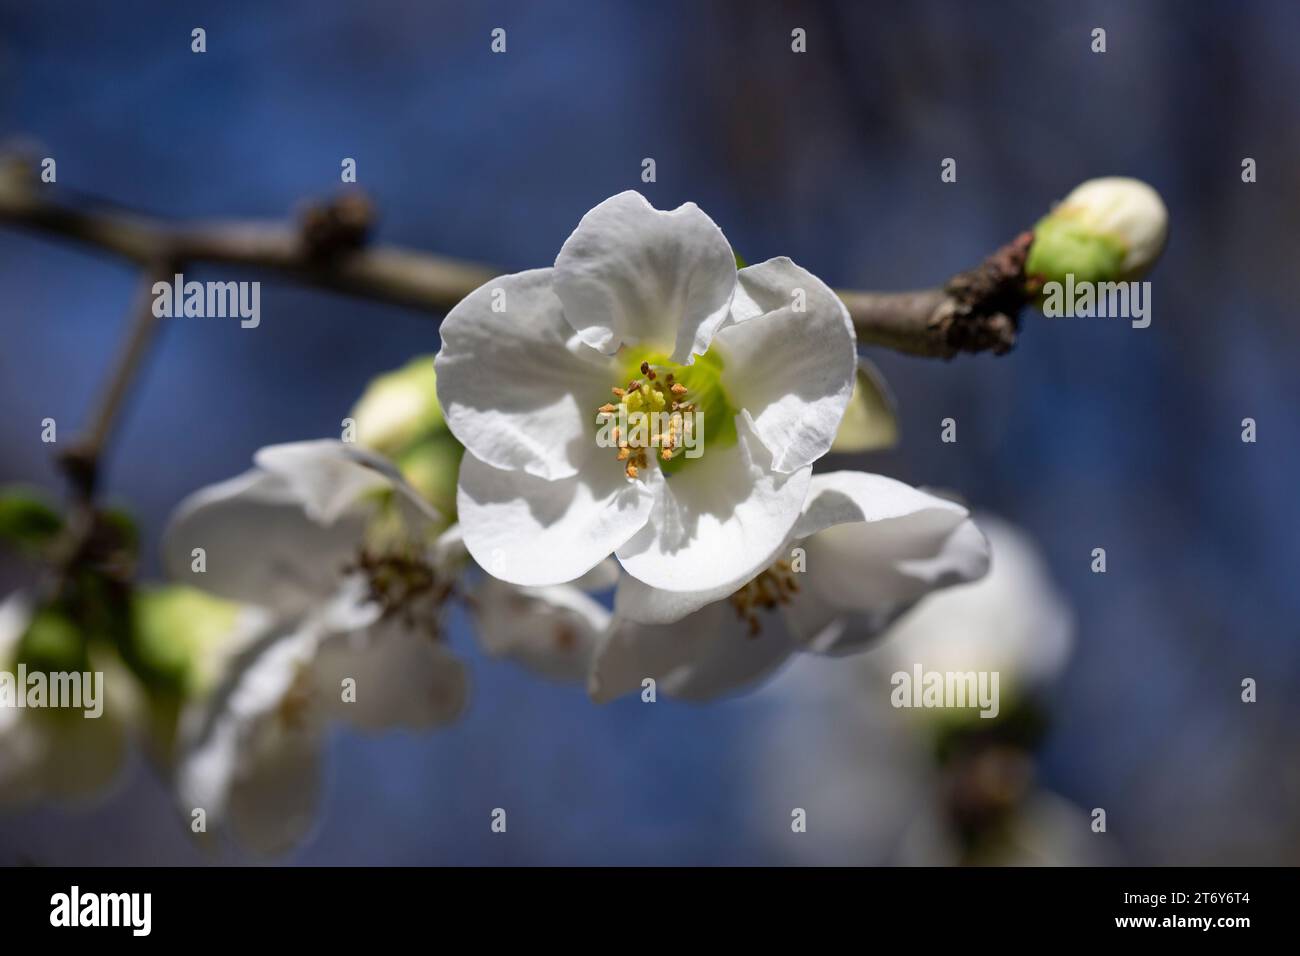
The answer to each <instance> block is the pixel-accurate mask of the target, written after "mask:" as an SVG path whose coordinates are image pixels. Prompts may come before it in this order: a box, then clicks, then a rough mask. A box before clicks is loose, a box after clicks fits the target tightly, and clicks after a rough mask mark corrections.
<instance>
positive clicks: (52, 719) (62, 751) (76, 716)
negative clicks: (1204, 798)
mask: <svg viewBox="0 0 1300 956" xmlns="http://www.w3.org/2000/svg"><path fill="white" fill-rule="evenodd" d="M33 614H34V611H33V608H32V606H31V603H30V601H29V599H28V598H27V597H26V596H25V595H23V594H22V593H15V594H11V595H10V596H9V597H7V598H5V600H4V601H2V602H0V671H5V672H7V673H9V674H11V675H12V674H16V673H17V663H18V655H19V645H20V643H21V641H22V639H23V636H24V635H25V634H26V633H27V631H28V628H29V627H30V626H31V624H32V621H33ZM88 652H89V654H90V658H89V666H90V667H91V668H92V673H94V671H99V672H102V673H103V675H104V677H103V684H102V691H101V692H102V694H103V698H104V699H103V700H102V701H101V704H102V708H103V709H102V712H101V713H100V716H98V717H93V718H92V717H87V716H85V713H84V710H71V711H69V710H67V709H55V708H28V707H24V708H18V707H9V706H0V807H16V806H24V805H30V804H32V803H36V802H40V801H46V800H83V799H86V798H89V797H91V796H103V795H104V794H105V793H106V792H107V791H108V790H109V789H110V787H111V785H112V784H113V783H114V782H115V781H116V780H117V779H118V776H119V772H120V770H121V768H122V765H123V763H124V761H125V758H126V754H127V752H128V749H129V745H130V742H131V738H132V734H133V732H134V730H135V729H136V727H137V726H138V724H139V721H140V703H141V702H140V697H139V692H138V689H137V687H136V685H135V682H134V679H133V678H132V677H131V675H130V674H129V673H128V672H127V671H126V669H125V667H123V666H122V664H121V662H120V661H118V660H117V658H116V657H113V656H111V655H108V654H105V653H99V652H97V651H96V649H95V648H89V649H88ZM19 691H20V692H23V693H25V690H23V689H22V688H19Z"/></svg>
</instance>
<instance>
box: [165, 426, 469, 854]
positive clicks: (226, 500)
mask: <svg viewBox="0 0 1300 956" xmlns="http://www.w3.org/2000/svg"><path fill="white" fill-rule="evenodd" d="M255 462H256V465H257V467H255V468H254V469H252V470H251V471H248V472H246V473H245V474H243V475H240V476H239V477H237V478H234V479H231V480H229V481H226V482H222V483H220V484H217V485H214V486H211V487H209V488H206V489H203V490H201V491H199V492H197V493H195V494H194V495H192V496H191V497H189V498H188V499H186V500H185V501H184V502H182V503H181V505H180V506H179V508H178V509H177V512H176V514H175V515H174V516H173V518H172V521H171V523H170V526H169V528H168V530H167V533H166V535H165V539H164V543H163V550H164V560H165V563H166V566H167V569H168V571H169V572H170V574H171V575H172V576H173V577H174V578H176V579H178V580H182V581H185V582H186V583H189V584H192V585H194V586H196V587H200V588H203V589H204V590H207V591H209V592H211V593H214V594H216V595H218V596H220V597H224V598H227V599H229V600H234V601H239V602H241V603H243V604H246V605H252V606H254V607H257V608H261V609H263V610H264V611H266V612H267V614H268V616H269V623H268V625H267V627H266V629H265V631H264V633H263V635H262V636H261V637H260V638H259V639H257V640H254V641H252V642H251V643H250V644H249V645H248V646H247V647H246V648H245V649H244V650H243V651H242V652H241V653H239V654H238V655H237V656H236V657H235V658H234V660H233V661H232V662H231V664H230V666H229V667H228V668H227V670H226V673H225V675H224V677H223V679H221V680H220V681H219V682H218V684H217V686H216V688H215V689H214V690H213V691H212V692H211V693H210V694H209V695H207V696H206V697H205V698H203V699H202V700H201V701H200V702H199V703H197V704H195V705H194V706H192V707H191V709H190V711H189V712H188V713H187V714H186V715H185V717H184V719H183V723H182V728H181V756H180V759H179V764H178V768H177V789H178V794H179V800H180V804H181V809H182V811H183V813H184V814H185V816H186V819H187V820H188V819H189V818H190V815H191V814H192V812H193V810H195V809H199V808H201V809H203V810H204V811H205V814H206V817H207V821H208V823H209V825H212V824H214V823H215V822H217V821H223V820H228V821H229V822H230V824H231V827H232V830H233V832H234V835H235V837H236V839H237V840H238V841H239V842H240V843H242V844H243V845H245V846H247V847H248V848H250V849H252V850H254V851H255V852H259V853H267V854H270V853H276V852H281V851H283V850H285V849H288V848H289V847H290V846H292V845H293V844H294V843H295V842H297V841H298V840H300V839H301V838H302V837H303V836H304V834H305V833H306V832H307V830H308V829H309V827H310V826H311V824H312V821H313V819H314V817H315V810H316V804H317V801H318V797H319V785H320V768H319V762H320V759H321V749H322V740H323V731H324V729H325V727H326V726H327V724H328V722H329V721H330V720H331V719H338V720H344V721H347V722H349V723H351V724H353V725H356V726H358V727H361V728H364V729H367V730H382V729H387V728H392V727H406V728H416V729H419V728H429V727H435V726H438V725H441V724H445V723H447V722H449V721H451V720H453V719H454V718H456V717H457V716H458V715H459V714H460V713H461V711H462V709H463V707H464V704H465V700H466V692H467V680H466V674H465V668H464V666H463V665H462V663H461V662H460V661H459V660H458V659H457V658H456V657H454V656H453V655H452V654H451V653H450V652H449V651H448V650H447V649H446V647H445V646H444V645H443V644H442V643H441V642H440V640H439V618H440V613H441V609H442V604H443V601H444V599H445V598H446V596H447V586H448V581H450V580H452V579H453V576H454V573H455V572H454V571H452V570H450V569H448V568H447V567H445V564H444V551H443V549H442V547H441V546H440V543H439V542H434V543H432V544H430V542H429V534H428V532H429V531H430V530H431V529H434V528H437V527H438V526H440V524H441V518H440V516H439V515H438V514H437V513H436V512H434V511H433V509H432V508H430V507H429V505H428V504H426V503H425V502H424V501H423V500H421V499H420V497H419V496H418V495H417V494H416V493H415V492H414V491H413V490H412V489H411V488H410V487H409V486H408V485H407V484H406V483H405V481H403V479H402V478H401V477H400V475H399V474H398V473H397V472H396V470H395V469H393V468H392V466H391V465H389V464H388V462H386V461H385V460H384V459H382V458H380V457H378V456H376V455H374V454H372V453H370V452H366V451H363V450H360V449H357V448H355V447H352V446H349V445H347V444H344V443H341V442H336V441H314V442H300V443H294V444H288V445H276V446H271V447H268V448H263V449H262V450H261V451H259V452H258V453H257V455H256V457H255ZM197 549H201V550H197ZM200 562H201V563H200Z"/></svg>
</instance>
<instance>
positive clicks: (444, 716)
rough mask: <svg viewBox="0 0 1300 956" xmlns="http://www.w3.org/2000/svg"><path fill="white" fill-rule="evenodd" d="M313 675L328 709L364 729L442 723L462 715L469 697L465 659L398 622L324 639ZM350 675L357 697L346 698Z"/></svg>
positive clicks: (433, 637)
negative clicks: (346, 684) (344, 689)
mask: <svg viewBox="0 0 1300 956" xmlns="http://www.w3.org/2000/svg"><path fill="white" fill-rule="evenodd" d="M315 673H316V683H317V688H318V692H319V693H320V695H321V701H322V704H323V705H324V707H325V709H326V711H327V712H328V713H329V714H331V715H332V716H334V717H336V718H339V719H342V720H346V721H347V722H348V723H351V724H353V725H355V726H357V727H361V728H363V729H365V730H372V731H373V730H385V729H388V728H393V727H401V728H406V729H410V730H427V729H429V728H431V727H438V726H441V725H443V724H447V723H450V722H451V721H453V720H455V719H456V718H457V717H459V716H460V715H461V713H463V712H464V709H465V702H466V700H467V699H468V696H469V680H468V675H467V674H466V670H465V665H464V663H462V662H461V660H460V659H459V658H457V657H456V656H455V655H454V654H452V653H451V652H450V651H449V650H448V649H447V648H446V647H445V646H444V645H443V644H441V643H440V642H439V641H438V639H437V637H436V635H433V634H429V633H426V632H423V631H419V630H413V629H408V628H406V627H403V626H401V625H400V624H397V623H380V624H376V625H374V626H372V627H370V628H368V629H366V630H362V631H353V632H351V633H345V634H338V635H335V636H332V637H330V638H328V639H326V640H325V642H324V643H323V644H322V645H321V650H320V653H319V654H318V655H317V657H316V671H315ZM346 678H351V679H352V680H353V681H354V682H355V683H354V685H352V686H353V689H354V690H355V699H351V700H344V693H343V681H344V679H346Z"/></svg>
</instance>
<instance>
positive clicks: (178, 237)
mask: <svg viewBox="0 0 1300 956" xmlns="http://www.w3.org/2000/svg"><path fill="white" fill-rule="evenodd" d="M48 189H50V187H49V186H45V185H42V184H40V183H39V182H38V180H37V177H36V175H35V172H34V165H33V164H32V163H31V162H30V161H29V160H27V159H26V158H25V157H20V156H15V155H9V156H0V224H4V225H10V226H16V227H20V228H25V229H31V230H35V231H38V232H43V233H46V234H50V235H54V236H58V237H61V238H65V239H70V240H73V241H77V242H82V243H86V244H89V245H92V246H96V247H98V248H100V249H102V250H105V251H107V252H111V253H114V254H116V255H119V256H122V257H124V258H126V259H129V260H131V261H132V262H136V263H138V264H140V265H141V266H144V267H146V268H148V267H150V266H151V265H154V264H157V263H160V262H166V263H170V264H172V266H173V267H174V268H176V269H180V268H181V267H182V266H183V265H185V264H187V263H196V262H207V263H219V264H224V265H229V266H235V267H238V268H247V269H252V270H264V271H268V272H273V273H277V274H279V275H282V276H284V277H286V278H289V279H292V280H294V281H297V282H302V283H305V284H307V285H311V286H316V287H319V288H324V289H331V290H333V291H336V292H342V293H345V294H348V295H355V296H359V297H362V298H366V299H373V300H376V301H380V302H391V303H394V304H397V305H404V306H409V307H411V308H414V309H419V310H421V311H425V312H432V313H435V314H438V315H441V314H442V313H445V312H446V311H447V310H449V309H451V308H452V307H453V306H454V305H456V303H458V302H459V301H460V300H461V299H463V298H464V297H465V296H466V295H468V294H469V293H470V292H472V291H473V290H474V289H476V288H478V287H479V286H480V285H482V284H483V283H484V282H487V281H488V280H489V279H491V278H493V277H494V276H496V275H499V274H500V272H499V270H496V269H493V268H491V267H488V266H484V265H480V264H477V263H469V262H463V261H460V260H456V259H449V258H444V257H441V256H435V255H432V254H429V253H424V252H419V251H416V250H411V249H403V248H400V247H396V246H369V247H368V246H367V245H366V243H367V240H368V238H369V235H370V232H371V229H372V227H373V225H374V220H375V213H374V209H373V207H372V205H371V204H370V202H369V200H367V199H366V198H365V197H364V195H363V194H361V193H358V192H353V193H347V194H344V195H342V196H340V197H338V198H336V199H334V200H333V201H331V202H328V203H324V204H313V205H309V206H308V207H307V208H306V210H305V212H304V214H303V215H302V216H301V217H300V219H299V221H298V222H297V223H293V222H204V223H188V224H185V223H182V224H174V223H168V222H165V221H162V220H159V219H155V218H151V217H147V216H142V215H138V214H135V213H132V212H129V211H124V210H120V209H117V208H114V207H111V206H108V205H105V204H101V203H96V202H93V201H89V200H79V201H77V202H69V201H64V200H59V199H51V198H47V196H46V190H48ZM1031 241H1032V235H1031V234H1029V233H1025V234H1023V235H1022V236H1020V237H1018V238H1017V239H1016V240H1015V241H1013V242H1012V243H1010V244H1008V245H1007V246H1005V247H1004V248H1002V249H1000V250H998V251H996V252H995V253H994V254H993V255H992V256H990V257H989V259H987V260H986V261H985V262H984V263H982V264H980V265H979V266H977V267H976V268H974V269H971V270H969V271H967V272H963V273H960V274H958V275H957V276H954V277H953V278H952V279H951V280H949V281H948V282H947V283H945V285H944V286H943V287H941V288H934V289H926V290H923V291H918V292H865V291H859V290H841V291H839V295H840V297H841V298H842V299H843V300H844V303H845V305H846V306H847V307H848V310H849V314H850V315H851V316H852V318H853V324H854V326H855V327H856V329H857V334H858V341H859V343H860V344H864V345H877V346H882V347H885V348H891V349H895V350H897V351H900V352H905V353H907V354H910V355H918V356H926V357H933V358H944V359H948V358H952V357H953V356H954V355H956V354H957V353H958V352H981V351H986V350H987V351H992V352H993V353H994V354H997V355H1001V354H1004V353H1006V352H1008V351H1010V350H1011V349H1012V348H1013V347H1014V346H1015V342H1016V331H1017V328H1018V318H1017V317H1018V315H1019V312H1020V309H1021V307H1022V306H1024V305H1025V304H1026V303H1027V302H1028V300H1029V296H1028V293H1027V292H1026V291H1025V286H1026V283H1025V277H1024V273H1023V266H1024V261H1025V255H1026V253H1027V251H1028V247H1029V243H1030V242H1031Z"/></svg>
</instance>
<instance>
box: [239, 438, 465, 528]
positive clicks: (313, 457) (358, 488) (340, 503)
mask: <svg viewBox="0 0 1300 956" xmlns="http://www.w3.org/2000/svg"><path fill="white" fill-rule="evenodd" d="M253 461H254V462H255V463H256V464H257V466H258V467H259V468H261V469H263V470H264V471H268V472H270V473H271V474H274V475H278V476H279V477H281V478H283V479H284V481H285V482H286V483H288V485H289V488H290V489H291V490H292V492H293V494H294V495H295V496H296V497H297V498H298V500H299V501H300V502H301V503H302V507H303V510H304V511H306V513H307V517H309V518H311V519H312V520H313V521H317V522H319V523H321V524H326V525H328V524H333V523H334V522H335V521H338V520H339V518H340V517H342V516H343V515H344V514H348V513H350V512H351V511H353V510H354V509H355V508H358V507H365V504H364V502H363V499H364V498H365V497H366V496H367V495H369V494H371V493H373V492H376V491H384V490H388V489H392V490H393V491H394V492H396V493H397V496H398V503H399V505H400V506H401V508H402V511H403V514H404V516H405V518H406V520H407V523H408V525H409V526H411V527H418V526H420V525H421V524H432V525H439V524H441V523H442V516H441V515H440V514H438V511H437V509H436V508H434V507H433V506H432V505H431V504H429V503H428V502H427V501H425V500H424V498H423V497H422V496H421V495H420V494H419V492H417V491H416V490H415V489H414V488H412V487H411V486H410V484H409V483H407V481H406V479H405V478H403V477H402V474H401V472H399V471H398V470H397V466H396V465H394V464H393V463H392V462H390V461H389V460H388V459H387V458H384V457H383V456H382V455H378V454H376V453H375V452H372V451H369V450H367V449H365V448H361V447H359V446H357V445H352V444H348V443H346V442H341V441H337V440H333V439H321V440H318V441H302V442H290V443H287V444H283V445H268V446H266V447H265V448H261V449H259V450H258V451H257V453H256V454H255V455H254V456H253Z"/></svg>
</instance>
